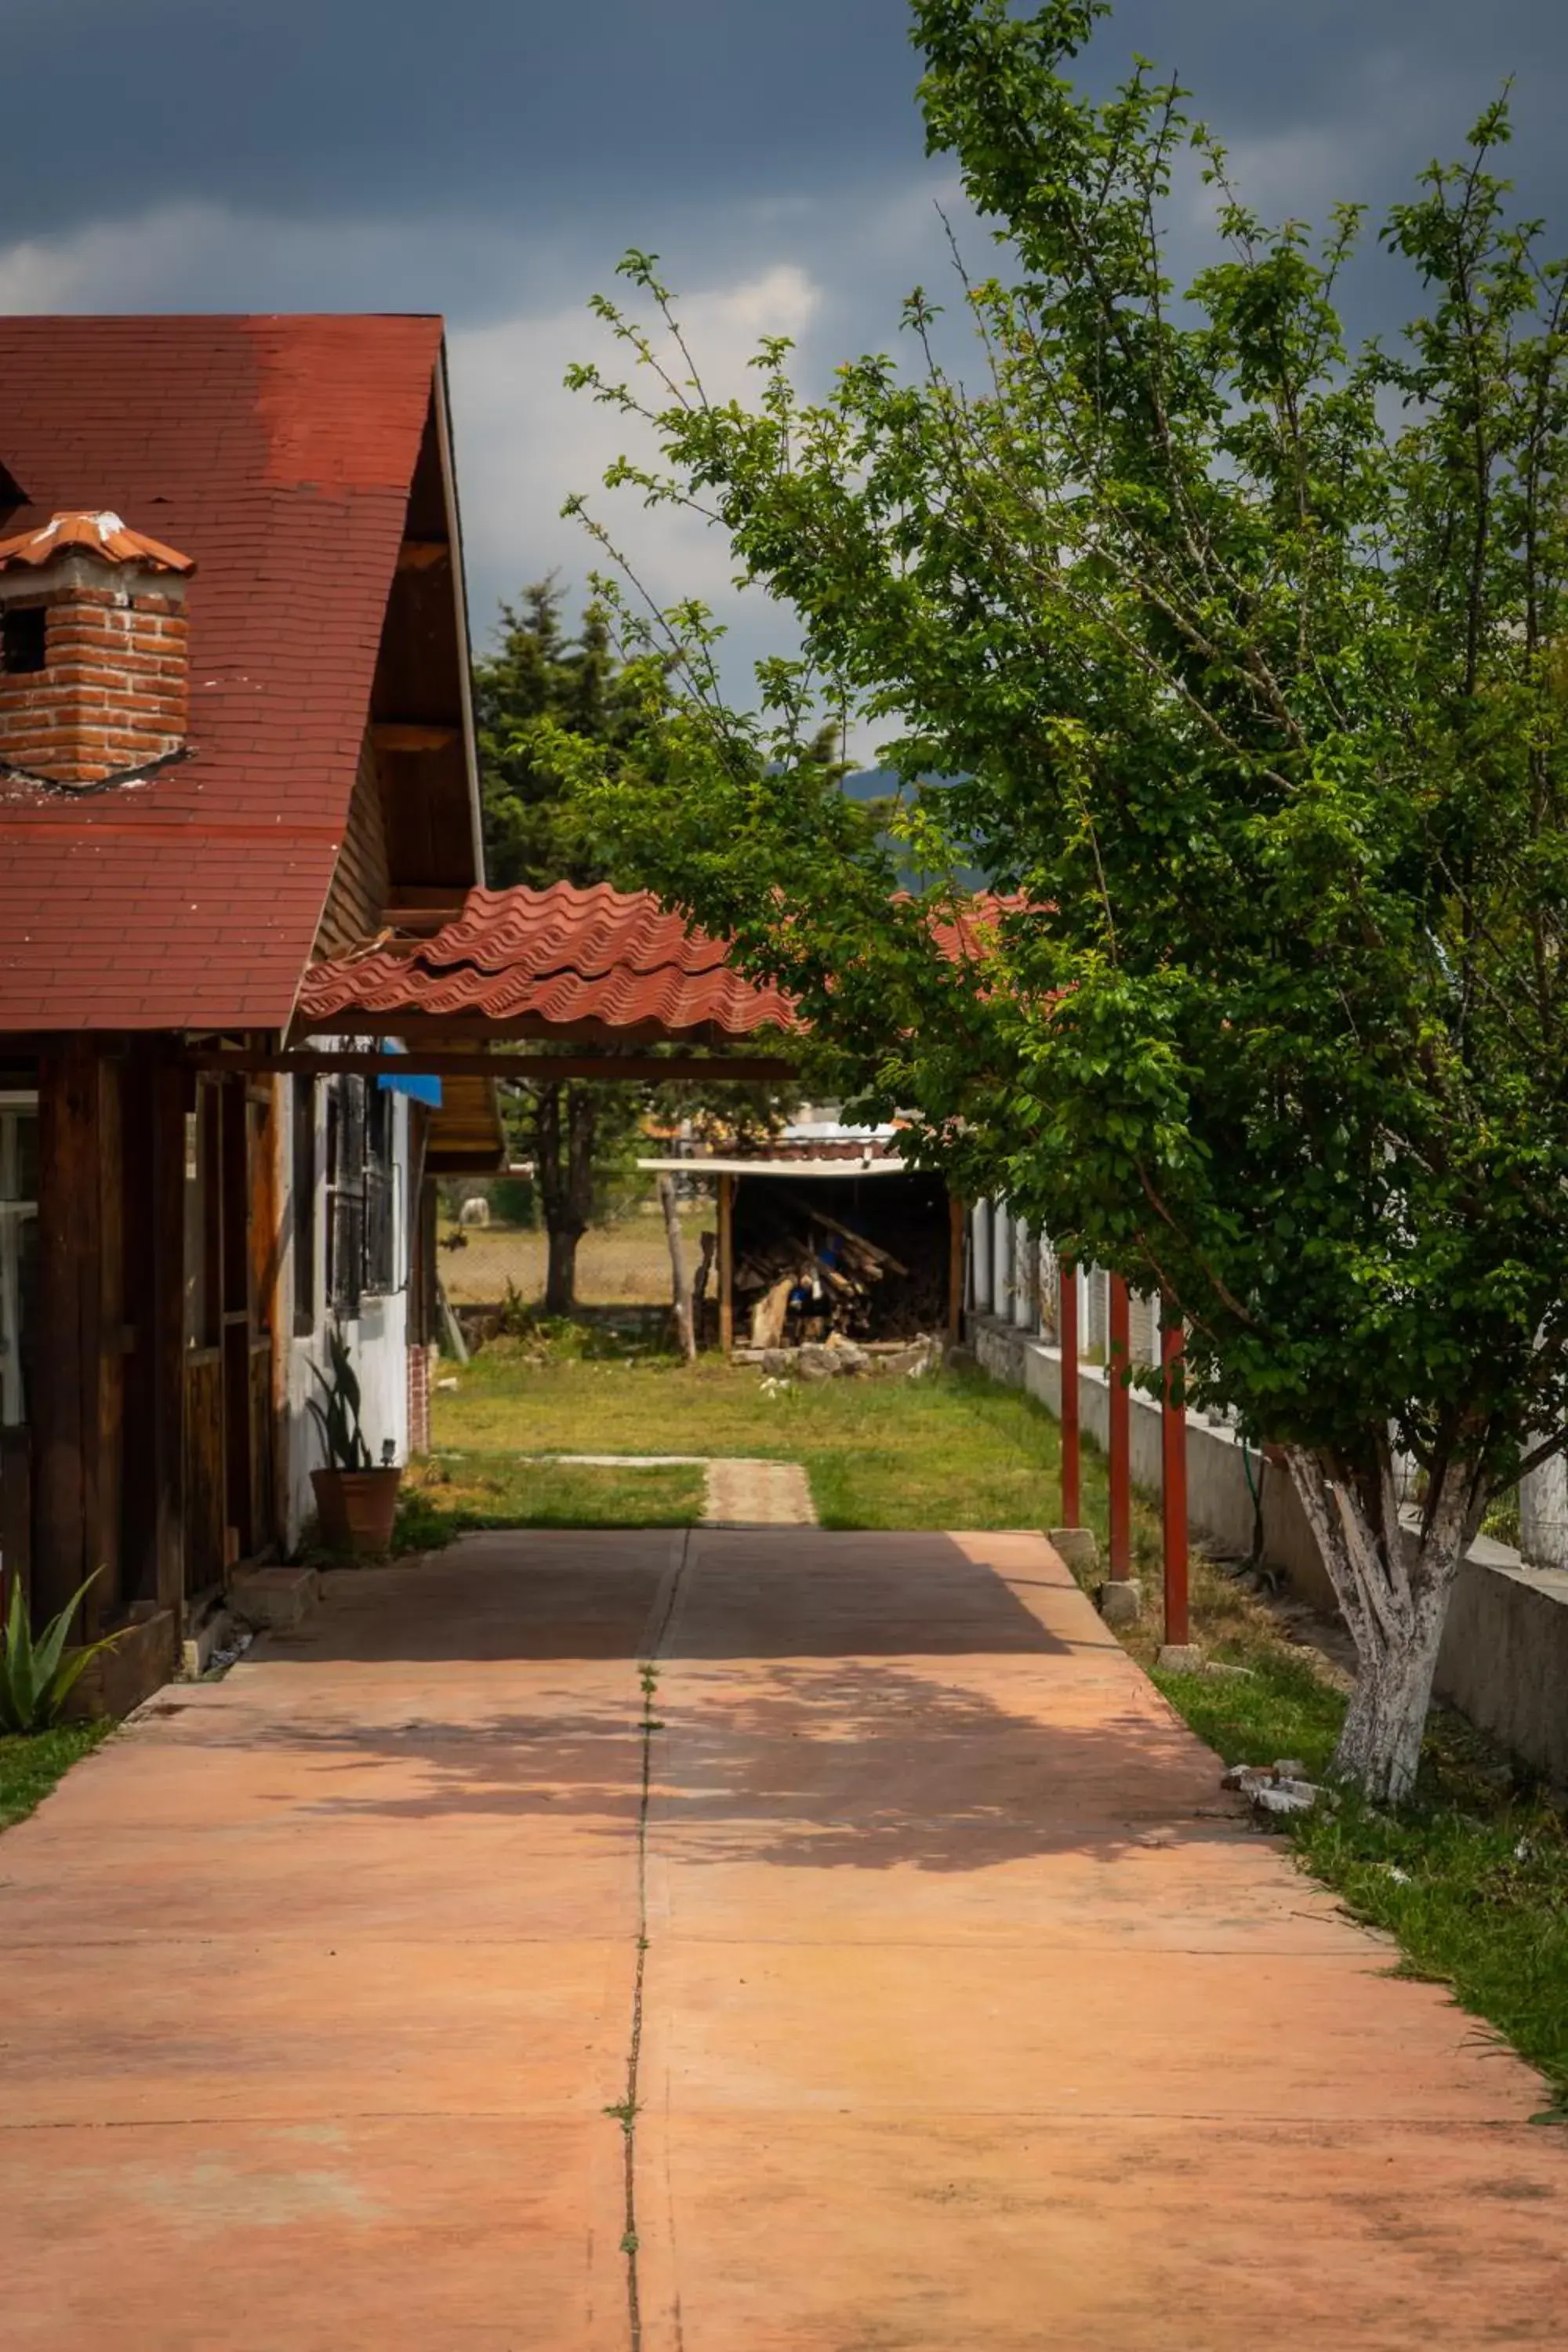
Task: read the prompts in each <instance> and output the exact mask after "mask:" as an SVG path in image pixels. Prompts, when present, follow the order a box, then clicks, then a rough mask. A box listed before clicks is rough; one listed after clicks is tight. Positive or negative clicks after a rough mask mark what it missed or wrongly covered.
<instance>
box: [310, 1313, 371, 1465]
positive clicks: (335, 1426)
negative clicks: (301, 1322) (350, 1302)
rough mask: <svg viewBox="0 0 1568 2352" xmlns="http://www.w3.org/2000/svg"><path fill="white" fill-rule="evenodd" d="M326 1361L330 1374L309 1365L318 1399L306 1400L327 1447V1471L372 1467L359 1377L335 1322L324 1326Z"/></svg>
mask: <svg viewBox="0 0 1568 2352" xmlns="http://www.w3.org/2000/svg"><path fill="white" fill-rule="evenodd" d="M327 1360H328V1362H329V1364H330V1365H331V1374H330V1376H329V1374H328V1373H326V1372H323V1371H321V1370H320V1369H319V1368H318V1367H317V1366H315V1365H312V1366H311V1368H310V1369H311V1370H312V1371H313V1372H314V1373H315V1377H316V1379H317V1381H319V1382H320V1384H321V1398H320V1399H319V1400H318V1399H317V1398H315V1397H310V1399H308V1400H307V1402H309V1404H310V1411H311V1412H312V1413H313V1414H314V1415H315V1421H316V1426H317V1428H318V1429H319V1430H320V1431H321V1444H322V1445H323V1446H324V1447H325V1448H326V1454H327V1467H328V1469H329V1470H369V1469H372V1468H374V1464H373V1463H372V1461H371V1458H370V1448H369V1446H368V1445H367V1444H365V1442H364V1432H363V1430H362V1429H361V1427H360V1422H359V1404H360V1386H359V1376H358V1374H357V1373H356V1372H355V1370H354V1368H353V1363H352V1362H351V1360H350V1358H349V1344H348V1341H347V1340H346V1339H344V1338H343V1335H342V1332H341V1331H340V1330H339V1328H338V1327H337V1325H336V1324H335V1323H331V1324H329V1325H328V1327H327Z"/></svg>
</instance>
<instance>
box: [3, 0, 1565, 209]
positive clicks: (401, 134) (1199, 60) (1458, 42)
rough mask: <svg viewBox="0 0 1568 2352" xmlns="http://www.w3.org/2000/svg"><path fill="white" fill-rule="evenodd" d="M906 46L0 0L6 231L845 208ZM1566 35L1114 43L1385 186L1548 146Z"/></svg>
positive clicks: (880, 25) (1382, 24) (691, 10)
mask: <svg viewBox="0 0 1568 2352" xmlns="http://www.w3.org/2000/svg"><path fill="white" fill-rule="evenodd" d="M907 21H908V18H907V11H906V8H905V6H904V5H903V0H787V5H781V0H551V5H541V0H447V5H432V0H268V5H262V0H141V5H135V6H129V5H126V0H0V83H3V85H4V87H5V89H6V92H7V95H8V100H9V103H8V104H7V108H6V116H7V130H6V140H7V169H6V173H5V196H4V199H3V204H0V236H3V237H5V238H6V239H9V238H13V237H17V236H27V235H37V234H39V233H40V232H47V231H49V230H51V229H59V228H61V227H64V226H69V225H70V224H72V223H74V222H78V221H80V220H83V219H90V218H96V217H99V216H100V215H102V214H103V213H104V212H106V211H110V212H112V211H120V210H124V209H127V208H130V207H132V206H133V205H149V204H154V203H157V202H160V201H162V202H172V201H179V200H182V199H188V198H192V197H199V198H201V199H202V200H204V201H207V202H218V203H222V204H226V205H232V206H236V207H238V208H241V209H246V210H256V209H263V210H266V211H268V212H269V213H273V214H295V215H309V216H315V215H321V214H322V213H330V214H342V213H353V214H356V215H361V214H363V213H364V212H365V211H366V210H367V209H370V210H372V211H374V212H376V213H382V214H389V215H399V216H406V215H426V217H428V215H430V214H431V213H432V212H447V213H455V214H467V213H471V212H475V211H484V212H491V211H493V210H494V209H496V208H498V207H500V208H504V209H505V210H507V211H508V212H509V213H513V214H516V215H526V216H528V217H530V218H531V219H532V220H533V221H534V222H535V223H537V224H539V225H541V226H543V225H544V224H546V223H549V222H550V221H552V219H553V220H556V221H559V220H561V219H563V218H566V219H570V220H572V221H574V223H576V224H578V225H579V226H586V225H587V224H588V222H589V221H590V220H592V219H595V218H612V219H614V220H616V222H619V221H621V220H623V219H624V218H625V217H626V215H627V214H628V212H630V211H633V210H635V209H636V207H637V205H643V206H646V207H647V209H648V210H649V211H651V212H655V213H661V214H665V215H668V214H669V213H670V212H672V211H673V210H675V209H676V208H685V207H688V206H690V207H699V206H701V205H722V206H729V205H733V204H735V203H737V202H739V201H742V200H744V199H746V198H748V197H760V196H766V195H782V194H789V193H792V192H797V191H802V192H809V191H811V190H814V189H818V188H820V187H822V186H823V185H825V184H826V185H829V186H832V187H834V188H849V187H852V186H854V185H856V184H863V183H864V182H865V181H867V180H868V179H871V180H875V179H878V178H884V177H886V176H888V175H889V174H892V173H909V172H910V171H911V170H913V169H914V168H915V167H916V165H917V163H918V159H919V154H920V132H919V127H918V124H917V122H916V121H915V118H914V115H913V113H912V110H911V108H910V91H911V89H912V85H913V81H914V79H915V75H916V71H917V65H916V60H915V58H914V57H913V55H912V53H911V52H910V48H909V46H908V42H907V36H906V27H907ZM1565 24H1568V10H1565V9H1564V8H1563V5H1561V0H1492V5H1486V6H1483V7H1477V6H1476V5H1474V0H1360V5H1352V0H1298V4H1297V5H1280V0H1130V5H1126V6H1124V7H1122V8H1121V10H1120V11H1119V13H1118V15H1117V16H1116V18H1115V20H1114V22H1113V24H1112V26H1111V27H1110V31H1109V32H1108V33H1107V34H1104V35H1102V36H1101V38H1100V50H1101V52H1102V54H1103V55H1105V56H1108V57H1109V56H1110V55H1112V54H1125V52H1126V51H1127V50H1128V49H1130V48H1131V47H1140V48H1142V49H1144V50H1146V51H1147V52H1149V53H1150V54H1152V56H1154V57H1155V58H1159V59H1160V60H1161V61H1162V62H1163V63H1167V64H1171V65H1173V66H1175V67H1176V68H1179V69H1180V70H1181V71H1182V72H1183V73H1184V76H1185V78H1186V79H1188V80H1189V81H1190V82H1191V83H1192V84H1193V85H1194V88H1195V89H1196V91H1197V93H1198V97H1199V100H1200V102H1201V104H1202V106H1203V107H1204V109H1205V110H1206V111H1208V112H1209V113H1211V114H1213V115H1214V116H1215V118H1216V119H1217V120H1219V121H1222V122H1223V124H1224V126H1225V128H1226V130H1227V131H1229V132H1230V133H1231V134H1232V135H1233V136H1237V137H1255V136H1260V135H1266V134H1268V133H1270V132H1274V133H1278V132H1280V131H1287V130H1289V129H1290V128H1291V127H1292V126H1295V125H1299V124H1300V123H1302V122H1303V121H1311V122H1314V123H1318V124H1327V125H1331V124H1333V123H1334V122H1335V121H1341V120H1344V119H1349V120H1351V121H1354V120H1357V119H1358V118H1359V117H1360V116H1361V115H1362V113H1363V111H1364V110H1365V109H1366V108H1367V107H1368V106H1374V107H1376V108H1377V109H1378V110H1380V111H1381V112H1382V113H1383V115H1384V121H1385V127H1386V131H1387V134H1388V160H1389V161H1390V162H1393V161H1394V160H1395V159H1401V160H1402V159H1403V154H1404V151H1405V147H1406V145H1407V143H1408V137H1409V135H1410V134H1413V133H1415V132H1416V131H1418V130H1419V129H1420V128H1422V127H1424V125H1425V121H1426V117H1427V116H1428V115H1430V114H1436V116H1438V117H1439V118H1442V117H1443V116H1445V115H1447V121H1442V120H1439V121H1438V122H1437V123H1436V125H1435V130H1436V131H1444V132H1447V134H1448V135H1449V137H1450V138H1451V136H1452V132H1453V128H1454V125H1455V124H1457V123H1458V122H1460V121H1462V120H1463V118H1464V117H1465V115H1466V114H1467V112H1468V111H1473V110H1474V107H1475V105H1476V104H1477V103H1478V102H1479V99H1480V98H1481V97H1482V96H1483V95H1485V94H1487V93H1489V91H1490V90H1491V89H1494V88H1495V87H1496V85H1497V84H1498V82H1499V81H1500V79H1501V78H1502V77H1503V75H1505V74H1507V73H1512V74H1515V75H1516V76H1517V77H1518V104H1519V109H1520V114H1521V128H1522V130H1523V131H1524V132H1525V135H1526V138H1527V140H1528V141H1529V142H1530V144H1531V147H1532V148H1533V147H1536V146H1537V144H1538V143H1539V144H1540V145H1541V146H1544V145H1546V144H1547V143H1548V142H1550V143H1551V144H1552V145H1553V146H1554V145H1555V142H1556V126H1557V124H1558V123H1560V122H1561V120H1562V107H1563V100H1564V98H1565V96H1568V89H1565V87H1564V84H1565V59H1568V30H1565ZM62 121H67V122H68V123H69V125H70V126H71V131H70V134H69V136H68V144H67V147H66V149H65V151H64V152H66V153H68V158H69V167H68V169H67V168H62V146H61V140H60V126H61V123H62ZM1549 163H1550V168H1548V158H1547V157H1546V156H1545V155H1543V154H1541V153H1537V154H1535V155H1534V156H1532V158H1531V167H1530V170H1529V173H1528V174H1527V175H1528V176H1530V177H1531V178H1532V179H1533V178H1535V177H1537V176H1539V177H1540V178H1541V180H1542V184H1543V185H1546V184H1552V183H1554V182H1555V181H1556V178H1557V158H1556V156H1555V154H1552V156H1551V157H1550V159H1549Z"/></svg>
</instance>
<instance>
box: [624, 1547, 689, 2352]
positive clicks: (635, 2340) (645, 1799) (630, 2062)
mask: <svg viewBox="0 0 1568 2352" xmlns="http://www.w3.org/2000/svg"><path fill="white" fill-rule="evenodd" d="M690 1557H691V1531H690V1529H689V1528H688V1529H687V1531H686V1533H685V1535H684V1536H683V1537H682V1539H681V1546H680V1557H679V1559H678V1560H677V1561H676V1562H675V1564H674V1566H673V1568H672V1570H671V1571H670V1573H669V1575H668V1577H667V1579H666V1580H665V1582H664V1585H663V1586H662V1588H661V1590H660V1592H659V1596H658V1601H656V1602H655V1605H654V1617H653V1626H652V1631H651V1633H649V1635H648V1637H647V1648H646V1650H645V1652H644V1654H643V1655H642V1656H641V1657H640V1658H639V1659H638V1661H637V1676H638V1680H639V1681H640V1682H641V1685H642V1716H641V1723H640V1731H641V1743H640V1744H641V1788H640V1790H639V1794H638V1800H637V1962H636V1967H635V1969H634V1970H633V1974H632V2016H631V2031H630V2035H629V2038H628V2042H627V2045H626V2097H625V2099H624V2100H623V2101H622V2102H621V2104H620V2105H619V2106H616V2107H612V2108H610V2109H609V2110H608V2112H609V2113H610V2114H611V2115H613V2116H614V2117H615V2118H616V2122H617V2123H618V2124H619V2125H620V2127H621V2138H622V2144H623V2147H624V2151H625V2155H624V2174H623V2178H624V2182H625V2192H624V2200H623V2201H624V2212H623V2226H622V2231H621V2252H622V2253H623V2254H624V2255H625V2256H626V2336H627V2343H628V2346H629V2347H630V2352H642V2340H643V2326H642V2296H641V2290H640V2282H639V2278H638V2269H637V2113H638V2108H639V2105H640V2096H639V2094H640V2088H641V2074H642V2034H643V2015H644V2003H645V2000H646V1995H647V1946H648V1935H647V1823H648V1810H649V1807H650V1805H651V1803H652V1801H653V1743H654V1737H655V1734H656V1733H658V1732H659V1731H662V1730H663V1728H664V1726H663V1725H662V1723H661V1722H660V1721H659V1719H658V1716H657V1715H656V1714H655V1712H654V1701H655V1699H656V1697H657V1696H658V1661H659V1655H660V1653H661V1652H662V1650H663V1647H664V1643H665V1637H666V1635H667V1634H668V1631H669V1623H670V1620H671V1618H672V1617H673V1616H674V1614H675V1607H676V1602H677V1601H678V1600H679V1596H680V1587H681V1580H682V1579H683V1578H684V1576H685V1574H686V1570H687V1565H688V1563H689V1559H690Z"/></svg>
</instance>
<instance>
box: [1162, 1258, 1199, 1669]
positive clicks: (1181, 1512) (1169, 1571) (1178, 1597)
mask: <svg viewBox="0 0 1568 2352" xmlns="http://www.w3.org/2000/svg"><path fill="white" fill-rule="evenodd" d="M1183 1348H1184V1339H1183V1334H1182V1318H1181V1316H1180V1314H1179V1313H1178V1311H1177V1308H1176V1305H1175V1302H1174V1300H1173V1299H1170V1298H1163V1299H1162V1300H1161V1302H1160V1372H1161V1384H1160V1468H1161V1480H1160V1490H1161V1491H1160V1517H1161V1524H1162V1532H1163V1538H1164V1558H1165V1639H1166V1641H1167V1643H1178V1644H1185V1643H1187V1642H1189V1641H1190V1640H1191V1639H1192V1634H1191V1632H1190V1630H1189V1625H1188V1612H1187V1413H1186V1407H1185V1405H1184V1404H1183V1403H1182V1402H1179V1400H1180V1397H1181V1369H1182V1352H1183Z"/></svg>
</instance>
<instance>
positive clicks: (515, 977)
mask: <svg viewBox="0 0 1568 2352" xmlns="http://www.w3.org/2000/svg"><path fill="white" fill-rule="evenodd" d="M1001 903H1002V902H1001V901H998V900H994V899H992V898H987V897H985V896H984V895H983V896H981V897H979V898H976V899H975V900H974V901H973V907H972V908H971V909H969V910H967V911H966V912H965V913H964V914H963V915H962V916H961V917H960V918H959V919H958V920H956V921H947V920H943V921H941V922H938V923H936V924H935V925H933V934H934V936H935V938H936V939H937V940H938V941H939V943H940V945H941V946H942V950H943V952H944V954H946V955H948V956H949V957H951V958H952V960H953V961H955V962H956V961H959V960H961V959H962V958H965V957H972V956H977V955H983V954H984V929H985V926H986V923H987V921H988V920H989V919H993V918H994V914H995V911H996V908H997V907H998V906H999V905H1000V904H1001ZM728 954H729V950H728V949H727V947H726V946H725V943H724V942H723V941H722V940H714V939H710V937H709V936H708V934H707V933H706V932H705V931H700V930H697V929H694V928H692V927H691V926H690V925H689V924H688V923H687V921H686V919H685V917H684V916H681V915H672V914H670V913H668V911H667V910H666V909H665V908H662V907H661V906H660V905H659V903H658V899H657V898H654V897H653V895H652V893H651V892H650V891H647V890H638V891H623V890H613V889H611V888H610V887H609V886H608V885H607V884H605V883H600V884H598V885H597V886H595V888H593V889H591V890H580V889H578V888H576V887H574V884H572V883H570V882H556V883H553V884H552V886H551V887H550V888H549V889H548V890H528V889H514V890H470V891H469V893H468V898H467V901H466V903H465V905H464V908H463V911H462V913H461V915H460V916H459V917H458V919H457V921H456V922H452V923H448V924H447V926H446V928H445V929H442V930H440V931H437V933H436V935H435V936H434V938H432V939H428V940H420V941H418V942H417V943H416V944H412V945H411V944H410V942H408V941H407V940H404V941H402V942H401V943H400V944H398V943H389V942H388V941H387V940H385V939H383V940H376V941H372V942H370V943H369V944H368V946H367V947H366V948H365V949H363V950H361V951H360V952H358V953H357V954H352V955H347V956H340V957H338V958H336V959H335V960H333V961H331V962H327V963H319V964H315V965H312V967H311V969H310V972H309V973H308V974H307V975H306V979H305V982H304V985H303V987H302V988H301V989H300V1004H299V1012H300V1019H301V1020H302V1021H303V1022H305V1023H306V1024H309V1025H310V1026H311V1027H313V1028H316V1029H321V1028H322V1027H323V1026H325V1025H328V1024H333V1023H339V1024H342V1025H344V1026H353V1025H354V1023H355V1019H356V1017H358V1019H359V1025H362V1026H366V1027H374V1025H375V1021H371V1020H368V1019H366V1018H364V1017H363V1016H369V1015H374V1016H375V1017H376V1020H377V1021H383V1022H384V1023H385V1024H386V1026H387V1027H388V1028H390V1029H392V1030H394V1031H395V1029H396V1026H397V1017H398V1016H399V1015H410V1014H412V1015H417V1016H418V1017H420V1018H421V1019H422V1020H427V1021H434V1020H440V1019H446V1020H457V1019H459V1018H466V1019H473V1018H474V1017H475V1016H479V1017H480V1018H482V1019H485V1020H489V1021H494V1022H496V1023H498V1024H500V1023H506V1024H519V1025H521V1024H530V1025H531V1027H532V1029H533V1031H534V1034H540V1033H542V1032H547V1031H549V1030H551V1029H571V1030H573V1031H574V1032H576V1033H577V1034H586V1035H588V1036H589V1037H593V1036H595V1035H600V1036H603V1037H605V1039H607V1040H614V1041H616V1042H619V1043H623V1044H624V1043H626V1042H627V1041H628V1039H629V1037H631V1036H633V1035H636V1036H637V1037H639V1038H660V1037H688V1038H689V1037H691V1036H693V1035H697V1034H702V1033H711V1034H715V1035H719V1036H727V1037H746V1036H750V1035H752V1034H753V1033H754V1032H755V1031H756V1030H758V1029H769V1028H773V1029H786V1030H788V1029H798V1028H799V1027H800V1026H801V1025H802V1024H801V1019H800V1015H799V1013H797V1012H796V1010H795V1003H794V1001H793V999H792V998H791V997H789V996H787V995H786V994H785V993H784V991H783V990H782V989H778V988H773V987H770V986H758V985H756V984H754V983H753V982H751V981H749V980H745V979H743V978H742V975H741V974H740V973H739V972H737V971H731V968H730V965H729V962H728V960H727V959H728Z"/></svg>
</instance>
